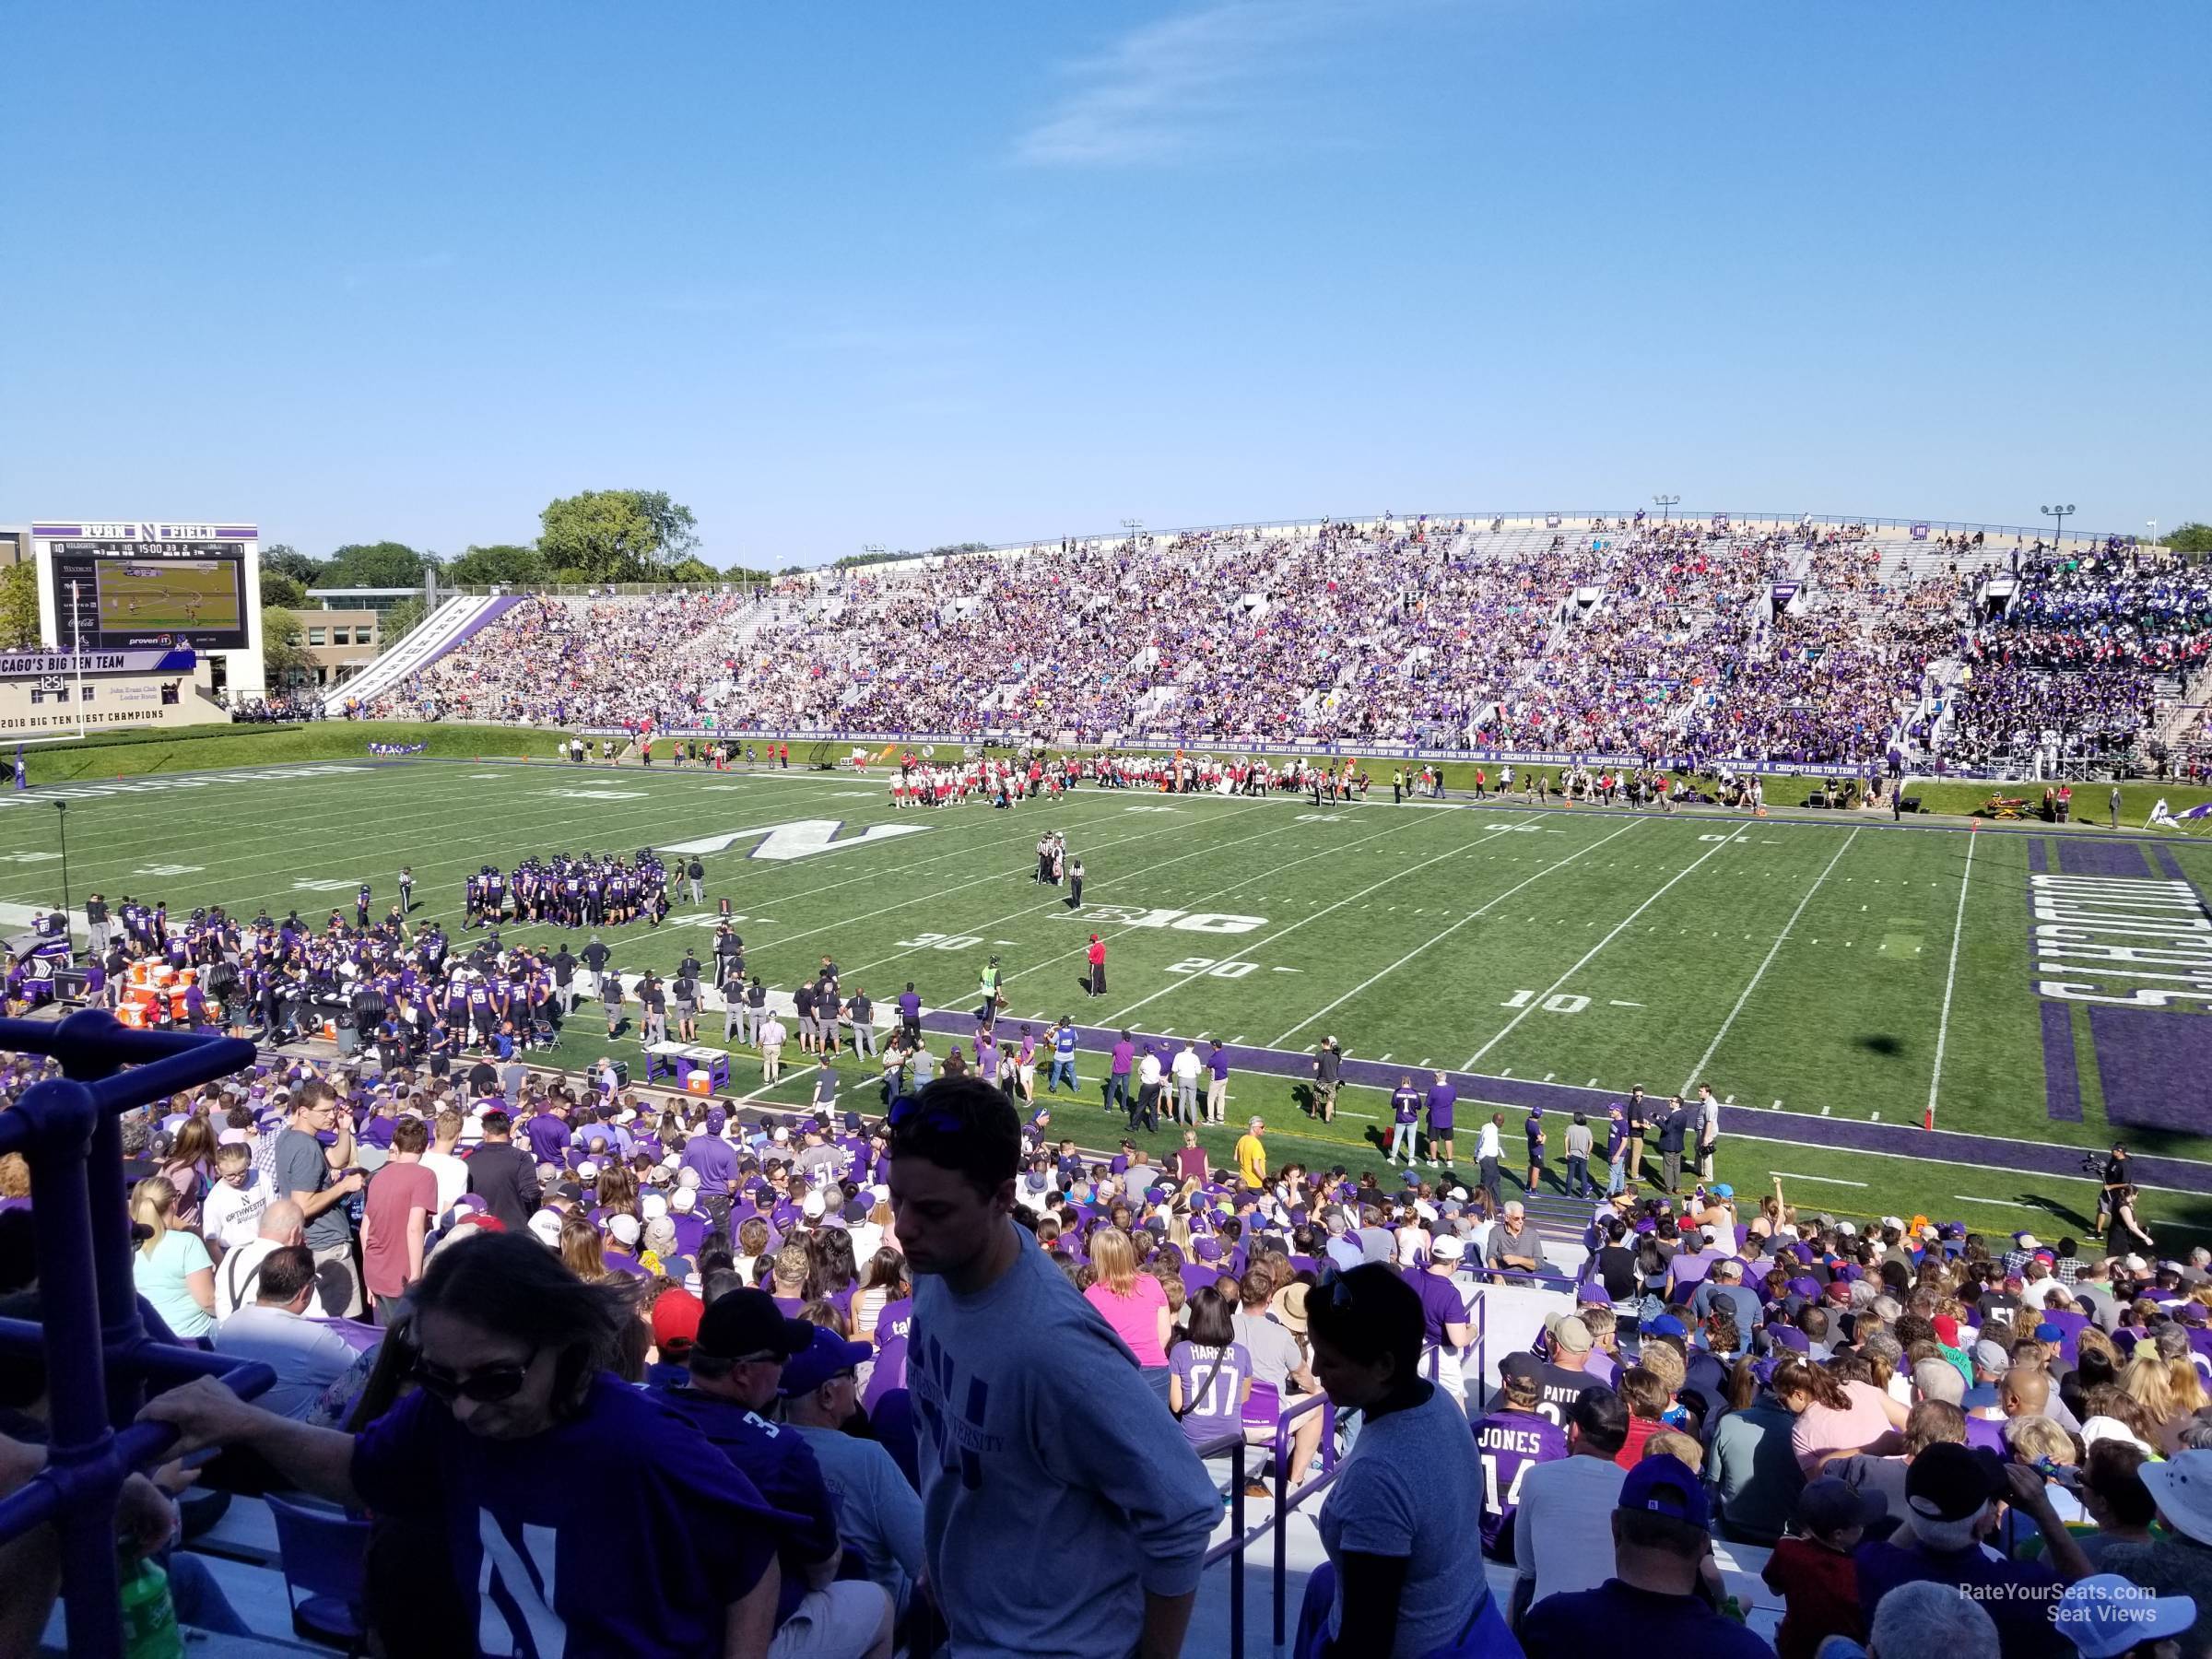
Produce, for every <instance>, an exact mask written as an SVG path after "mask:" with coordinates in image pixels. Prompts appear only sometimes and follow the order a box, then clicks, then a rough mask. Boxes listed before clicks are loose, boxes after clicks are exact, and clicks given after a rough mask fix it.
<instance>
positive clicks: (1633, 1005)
mask: <svg viewBox="0 0 2212 1659" xmlns="http://www.w3.org/2000/svg"><path fill="white" fill-rule="evenodd" d="M1613 1006H1615V1007H1617V1008H1641V1007H1642V1006H1643V1005H1642V1004H1641V1003H1632V1002H1622V1001H1621V1000H1620V998H1619V997H1618V996H1617V997H1615V998H1614V999H1613Z"/></svg>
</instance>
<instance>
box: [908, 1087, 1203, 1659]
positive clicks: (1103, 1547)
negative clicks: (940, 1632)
mask: <svg viewBox="0 0 2212 1659" xmlns="http://www.w3.org/2000/svg"><path fill="white" fill-rule="evenodd" d="M1020 1158H1021V1130H1020V1125H1019V1123H1018V1120H1017V1118H1016V1116H1015V1112H1014V1108H1013V1107H1012V1106H1011V1105H1010V1104H1009V1103H1008V1102H1007V1100H1006V1096H1005V1095H1004V1094H1002V1093H1001V1092H1000V1091H999V1090H998V1089H996V1088H992V1087H991V1086H990V1085H989V1084H987V1083H984V1082H982V1081H981V1080H979V1079H977V1078H974V1077H945V1078H940V1079H939V1080H938V1081H936V1082H935V1083H933V1084H931V1085H930V1086H929V1087H928V1088H925V1089H924V1090H922V1091H921V1093H919V1094H917V1095H913V1096H910V1097H907V1098H906V1099H903V1100H900V1101H899V1102H897V1103H896V1105H895V1106H894V1107H893V1109H892V1112H891V1142H890V1160H891V1161H890V1188H891V1210H892V1214H893V1216H894V1217H895V1218H896V1219H897V1227H898V1233H899V1242H900V1246H901V1248H903V1249H904V1250H905V1252H906V1259H907V1263H908V1265H910V1266H911V1267H912V1269H913V1271H914V1273H915V1275H916V1277H915V1280H914V1322H913V1331H912V1346H911V1347H910V1348H909V1351H908V1359H907V1385H908V1387H909V1388H910V1389H911V1390H912V1394H913V1401H914V1408H915V1420H916V1426H917V1433H918V1437H919V1441H920V1455H921V1465H922V1503H923V1526H924V1545H925V1547H926V1549H927V1554H928V1559H929V1583H930V1588H931V1590H932V1592H933V1594H935V1598H936V1601H937V1605H938V1606H939V1607H940V1608H941V1609H942V1610H943V1612H944V1615H945V1618H946V1621H947V1624H948V1625H949V1626H950V1628H951V1633H952V1641H951V1651H952V1652H953V1653H956V1654H958V1655H959V1659H1129V1655H1130V1654H1131V1653H1135V1654H1137V1655H1138V1656H1139V1659H1174V1655H1176V1654H1178V1653H1181V1652H1182V1639H1183V1633H1184V1630H1186V1629H1187V1627H1188V1626H1189V1623H1190V1618H1191V1605H1192V1603H1193V1602H1194V1600H1195V1599H1196V1596H1197V1590H1198V1573H1199V1567H1200V1563H1201V1561H1202V1560H1203V1559H1204V1557H1205V1554H1206V1538H1207V1536H1208V1535H1210V1534H1211V1532H1212V1531H1213V1528H1214V1526H1215V1525H1216V1524H1218V1522H1219V1520H1220V1519H1221V1499H1220V1495H1219V1494H1218V1492H1217V1491H1216V1490H1215V1489H1214V1486H1213V1483H1212V1481H1210V1480H1209V1479H1208V1478H1207V1477H1206V1467H1205V1465H1203V1464H1201V1463H1200V1462H1199V1460H1198V1457H1197V1454H1196V1453H1194V1451H1193V1450H1192V1449H1191V1444H1190V1441H1189V1440H1188V1439H1187V1438H1186V1437H1185V1436H1184V1434H1183V1432H1182V1429H1181V1428H1180V1427H1179V1426H1178V1425H1177V1423H1176V1421H1175V1419H1174V1418H1172V1417H1171V1416H1170V1415H1169V1413H1168V1411H1167V1410H1166V1408H1165V1407H1164V1406H1162V1405H1161V1404H1160V1400H1159V1395H1157V1394H1154V1393H1153V1392H1152V1390H1151V1388H1150V1387H1149V1386H1147V1383H1146V1382H1145V1381H1144V1380H1143V1378H1142V1377H1141V1376H1140V1375H1139V1374H1138V1371H1137V1367H1136V1357H1135V1355H1134V1354H1132V1353H1131V1352H1130V1351H1129V1349H1128V1347H1126V1346H1125V1345H1124V1343H1123V1342H1122V1340H1121V1338H1120V1337H1118V1336H1116V1335H1114V1334H1113V1332H1112V1330H1111V1329H1109V1328H1108V1326H1107V1324H1106V1322H1105V1321H1104V1320H1103V1319H1102V1318H1100V1316H1099V1314H1098V1313H1097V1312H1095V1311H1094V1310H1093V1309H1092V1308H1091V1306H1090V1304H1089V1303H1088V1302H1087V1301H1085V1300H1083V1298H1082V1297H1081V1296H1079V1295H1077V1292H1076V1290H1075V1288H1074V1287H1073V1286H1071V1285H1070V1284H1069V1283H1068V1281H1067V1279H1066V1277H1065V1276H1064V1275H1063V1274H1062V1273H1061V1271H1060V1269H1059V1268H1058V1267H1056V1266H1054V1265H1053V1263H1052V1261H1051V1260H1050V1259H1049V1258H1048V1257H1047V1256H1046V1254H1045V1253H1044V1252H1043V1251H1042V1250H1041V1248H1039V1246H1038V1244H1037V1241H1036V1239H1035V1238H1034V1236H1033V1235H1031V1234H1030V1232H1028V1231H1027V1230H1024V1229H1023V1228H1022V1227H1020V1226H1019V1225H1018V1223H1017V1222H1016V1221H1015V1220H1014V1219H1013V1211H1014V1182H1015V1174H1016V1171H1017V1169H1018V1165H1019V1162H1020Z"/></svg>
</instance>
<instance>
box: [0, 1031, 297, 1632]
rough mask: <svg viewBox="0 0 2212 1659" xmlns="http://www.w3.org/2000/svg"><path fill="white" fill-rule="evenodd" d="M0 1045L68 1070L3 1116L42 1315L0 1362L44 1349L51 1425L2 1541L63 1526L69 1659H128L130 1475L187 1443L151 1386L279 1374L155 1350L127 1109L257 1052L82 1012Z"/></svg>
mask: <svg viewBox="0 0 2212 1659" xmlns="http://www.w3.org/2000/svg"><path fill="white" fill-rule="evenodd" d="M0 1049H8V1050H15V1051H18V1052H21V1053H33V1054H50V1055H53V1056H54V1057H56V1058H58V1059H59V1060H60V1061H61V1063H62V1073H63V1075H62V1076H61V1077H49V1078H46V1079H44V1080H42V1081H41V1082H38V1083H34V1084H32V1085H31V1087H30V1088H28V1089H26V1090H25V1091H24V1093H23V1099H22V1100H21V1101H20V1102H19V1103H18V1104H17V1105H16V1106H15V1107H14V1108H13V1109H12V1110H10V1111H8V1112H0V1152H20V1153H22V1154H23V1156H24V1158H25V1160H26V1161H27V1162H28V1163H29V1166H30V1182H31V1224H32V1228H33V1230H34V1231H35V1234H36V1237H37V1242H38V1261H39V1291H40V1301H41V1313H42V1314H43V1316H44V1323H43V1324H42V1325H41V1324H33V1323H31V1322H29V1321H27V1320H14V1319H11V1320H0V1354H7V1355H13V1356H18V1357H24V1356H29V1355H32V1354H38V1353H41V1352H42V1353H43V1357H44V1359H45V1364H46V1374H47V1390H48V1397H49V1400H50V1402H51V1411H52V1429H53V1438H52V1440H51V1441H49V1443H48V1447H47V1458H46V1467H45V1468H44V1469H43V1470H41V1472H40V1473H39V1474H38V1475H37V1476H36V1477H33V1478H32V1479H31V1480H30V1481H29V1484H27V1485H26V1486H24V1487H22V1488H19V1489H18V1490H17V1491H16V1492H14V1493H12V1494H11V1495H9V1496H8V1497H7V1498H6V1499H0V1541H6V1540H11V1539H14V1538H18V1537H21V1536H22V1535H25V1534H26V1533H28V1532H29V1531H31V1530H32V1529H33V1528H35V1527H39V1526H41V1525H45V1524H49V1523H52V1524H55V1525H57V1526H58V1528H59V1529H60V1536H61V1546H62V1548H61V1558H62V1595H63V1600H64V1604H65V1607H66V1609H67V1621H68V1622H67V1630H68V1641H69V1652H70V1653H71V1654H72V1655H73V1656H75V1659H121V1654H122V1653H123V1616H122V1608H121V1602H120V1599H119V1591H118V1583H119V1580H118V1576H117V1569H116V1561H115V1534H116V1511H117V1505H118V1502H119V1500H120V1499H121V1496H122V1492H123V1484H124V1480H125V1479H126V1478H127V1477H129V1475H130V1474H131V1472H132V1470H133V1469H134V1468H135V1467H137V1466H138V1465H143V1464H147V1463H151V1462H152V1461H154V1460H155V1459H157V1458H159V1456H160V1455H161V1453H164V1452H165V1451H167V1450H168V1449H169V1447H170V1446H171V1445H172V1444H173V1443H174V1442H175V1441H176V1438H177V1436H176V1430H173V1429H171V1428H170V1427H168V1426H167V1425H165V1424H158V1423H133V1421H132V1419H133V1418H134V1417H135V1415H136V1413H137V1410H138V1407H139V1406H140V1405H141V1404H143V1402H144V1398H145V1393H146V1387H147V1383H149V1382H152V1383H156V1384H159V1385H167V1384H171V1383H175V1382H184V1381H187V1380H188V1379H190V1378H192V1377H196V1376H209V1375H221V1376H222V1377H223V1378H224V1379H225V1381H227V1382H229V1384H230V1386H231V1387H232V1388H233V1389H234V1390H236V1391H237V1392H238V1393H239V1394H242V1395H245V1396H248V1397H251V1396H253V1395H254V1394H261V1393H262V1392H264V1391H265V1390H266V1389H267V1388H268V1387H269V1386H270V1384H271V1383H273V1382H275V1381H276V1377H275V1373H273V1372H272V1371H270V1370H269V1368H268V1367H267V1366H265V1365H258V1364H248V1363H241V1362H240V1361H237V1360H234V1359H226V1358H225V1357H223V1356H221V1355H218V1354H211V1353H207V1352H205V1351H204V1350H202V1349H199V1348H194V1347H177V1346H174V1345H172V1344H170V1343H165V1342H159V1341H157V1340H156V1339H155V1338H154V1337H153V1336H152V1335H151V1334H150V1333H149V1332H148V1331H147V1327H146V1324H145V1322H144V1320H143V1319H142V1318H141V1317H140V1315H139V1312H138V1293H137V1287H136V1284H135V1280H134V1278H133V1275H132V1265H131V1236H130V1228H129V1225H128V1222H127V1220H126V1218H124V1215H122V1214H121V1213H119V1210H120V1206H118V1205H117V1203H116V1199H117V1197H118V1195H119V1188H120V1186H121V1183H122V1178H123V1124H122V1121H121V1120H122V1114H123V1113H124V1112H129V1111H132V1110H134V1109H135V1108H137V1107H140V1106H145V1105H148V1104H150V1103H152V1102H153V1101H155V1100H159V1099H161V1098H162V1097H164V1096H166V1095H170V1094H174V1093H176V1092H178V1091H180V1090H182V1089H188V1088H197V1087H198V1086H199V1085H201V1084H203V1083H212V1082H213V1081H215V1079H216V1078H218V1077H227V1076H229V1074H230V1073H232V1072H235V1071H238V1070H240V1069H241V1068H242V1067H244V1066H247V1065H252V1064H253V1044H252V1043H250V1042H247V1041H242V1040H241V1039H239V1038H234V1037H218V1036H213V1035H203V1034H196V1033H192V1032H183V1031H140V1030H129V1029H128V1028H126V1027H124V1025H123V1024H122V1023H121V1022H120V1021H118V1020H117V1019H116V1018H114V1017H113V1016H112V1015H110V1014H106V1013H103V1012H100V1011H99V1010H97V1009H86V1010H84V1011H82V1012H79V1013H76V1014H72V1015H70V1016H69V1017H68V1018H66V1019H64V1020H62V1021H61V1022H60V1023H59V1024H55V1023H53V1022H50V1021H45V1020H29V1019H0ZM126 1066H127V1067H129V1068H130V1069H128V1070H125V1069H124V1068H125V1067H126ZM95 1171H97V1176H96V1174H95ZM96 1179H97V1181H98V1182H100V1190H101V1197H100V1203H99V1209H98V1211H97V1212H96V1211H95V1208H94V1202H93V1192H94V1182H95V1180H96ZM119 1426H120V1427H119Z"/></svg>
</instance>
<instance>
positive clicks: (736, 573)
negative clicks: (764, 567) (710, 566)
mask: <svg viewBox="0 0 2212 1659" xmlns="http://www.w3.org/2000/svg"><path fill="white" fill-rule="evenodd" d="M723 576H724V579H725V580H726V581H730V582H773V581H774V580H775V579H776V573H775V572H774V571H756V570H755V569H753V567H752V566H751V565H732V566H731V567H730V568H729V569H728V570H726V571H724V572H723Z"/></svg>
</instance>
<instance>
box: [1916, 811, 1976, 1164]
mask: <svg viewBox="0 0 2212 1659" xmlns="http://www.w3.org/2000/svg"><path fill="white" fill-rule="evenodd" d="M1980 839H1981V838H1980V837H1978V836H1972V835H1970V836H1968V837H1967V838H1966V869H1965V871H1964V873H1963V874H1961V875H1960V876H1959V913H1958V914H1957V915H1956V916H1955V917H1953V918H1952V920H1951V965H1950V968H1949V970H1948V971H1947V972H1946V973H1945V974H1944V976H1943V1012H1942V1014H1941V1015H1939V1016H1938V1017H1937V1018H1936V1020H1935V1070H1934V1071H1933V1072H1930V1073H1929V1074H1928V1113H1929V1118H1930V1121H1933V1120H1934V1116H1935V1096H1936V1095H1937V1093H1938V1092H1939V1091H1940V1090H1941V1089H1942V1088H1943V1045H1944V1041H1945V1040H1946V1039H1947V1038H1948V1037H1949V1036H1950V1034H1951V987H1952V985H1953V984H1955V983H1956V982H1958V979H1959V937H1960V935H1963V934H1964V933H1965V931H1966V889H1967V884H1968V883H1969V882H1971V881H1972V880H1973V878H1974V847H1975V845H1976V843H1977V842H1978V841H1979V840H1980Z"/></svg>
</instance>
